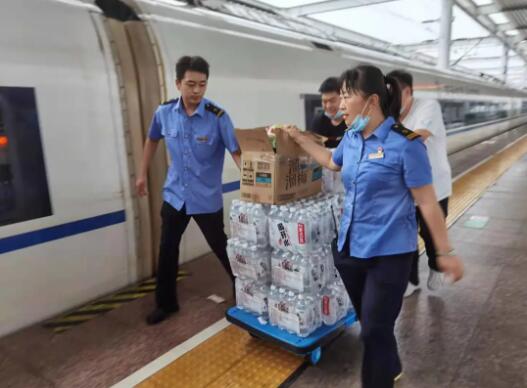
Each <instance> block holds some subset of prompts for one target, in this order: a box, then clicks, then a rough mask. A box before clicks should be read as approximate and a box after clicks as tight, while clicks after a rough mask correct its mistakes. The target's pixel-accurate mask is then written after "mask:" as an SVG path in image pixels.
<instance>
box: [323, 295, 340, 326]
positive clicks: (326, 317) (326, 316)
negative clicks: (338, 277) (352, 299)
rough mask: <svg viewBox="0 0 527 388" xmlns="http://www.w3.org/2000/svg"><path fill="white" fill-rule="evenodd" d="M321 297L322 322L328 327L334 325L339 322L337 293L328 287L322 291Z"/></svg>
mask: <svg viewBox="0 0 527 388" xmlns="http://www.w3.org/2000/svg"><path fill="white" fill-rule="evenodd" d="M321 296H322V298H321V312H322V322H324V324H325V325H328V326H331V325H334V324H335V323H337V321H338V311H337V301H336V295H335V292H334V290H333V289H332V288H331V287H327V288H325V289H324V290H322V292H321Z"/></svg>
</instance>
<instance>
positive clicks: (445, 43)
mask: <svg viewBox="0 0 527 388" xmlns="http://www.w3.org/2000/svg"><path fill="white" fill-rule="evenodd" d="M453 7H454V0H441V25H440V26H439V60H438V62H437V66H438V67H439V68H440V69H443V70H446V69H448V68H449V67H450V39H451V37H452V8H453Z"/></svg>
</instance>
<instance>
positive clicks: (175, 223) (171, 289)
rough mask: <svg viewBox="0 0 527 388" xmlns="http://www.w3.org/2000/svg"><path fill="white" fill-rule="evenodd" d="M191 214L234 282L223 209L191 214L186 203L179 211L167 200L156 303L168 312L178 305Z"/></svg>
mask: <svg viewBox="0 0 527 388" xmlns="http://www.w3.org/2000/svg"><path fill="white" fill-rule="evenodd" d="M191 217H192V218H194V220H195V221H196V223H197V224H198V226H199V228H200V229H201V232H202V233H203V235H204V236H205V239H206V240H207V243H208V244H209V246H210V247H211V249H212V251H213V252H214V253H215V254H216V256H217V257H218V258H219V259H220V262H221V264H222V265H223V267H224V268H225V271H227V273H228V274H229V276H230V277H231V279H232V281H233V282H234V277H233V276H232V271H231V266H230V264H229V258H228V256H227V236H226V235H225V232H224V230H223V209H221V210H219V211H218V212H216V213H207V214H194V215H188V214H187V213H186V210H185V206H183V208H182V209H181V210H179V211H178V210H176V209H174V208H173V207H172V206H171V205H170V204H168V203H167V202H164V203H163V206H162V208H161V219H162V224H161V243H160V248H159V261H158V264H157V285H156V303H157V307H159V308H161V309H162V310H165V311H167V312H169V311H173V310H174V309H177V308H178V307H179V305H178V299H177V288H176V279H177V273H178V270H179V243H180V242H181V236H182V235H183V232H184V231H185V229H186V228H187V225H188V223H189V222H190V218H191Z"/></svg>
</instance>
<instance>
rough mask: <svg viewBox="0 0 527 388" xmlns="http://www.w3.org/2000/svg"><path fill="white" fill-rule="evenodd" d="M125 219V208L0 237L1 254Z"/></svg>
mask: <svg viewBox="0 0 527 388" xmlns="http://www.w3.org/2000/svg"><path fill="white" fill-rule="evenodd" d="M125 219H126V216H125V212H124V210H119V211H116V212H113V213H108V214H103V215H100V216H95V217H90V218H85V219H83V220H79V221H73V222H68V223H66V224H62V225H57V226H51V227H49V228H44V229H40V230H35V231H32V232H27V233H22V234H18V235H16V236H10V237H5V238H0V254H2V253H6V252H11V251H16V250H18V249H22V248H27V247H30V246H33V245H38V244H43V243H46V242H49V241H53V240H58V239H61V238H64V237H69V236H74V235H76V234H80V233H85V232H89V231H91V230H95V229H101V228H104V227H107V226H111V225H116V224H120V223H122V222H124V221H125Z"/></svg>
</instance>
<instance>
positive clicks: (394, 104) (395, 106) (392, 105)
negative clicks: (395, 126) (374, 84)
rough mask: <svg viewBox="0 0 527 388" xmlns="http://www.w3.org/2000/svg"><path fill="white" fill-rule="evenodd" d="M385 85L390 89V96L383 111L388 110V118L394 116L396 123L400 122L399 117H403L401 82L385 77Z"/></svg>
mask: <svg viewBox="0 0 527 388" xmlns="http://www.w3.org/2000/svg"><path fill="white" fill-rule="evenodd" d="M384 83H385V84H386V88H387V89H388V94H387V98H386V108H383V111H384V110H385V109H386V112H388V115H387V116H392V117H393V118H394V119H395V121H399V116H400V115H401V87H400V86H399V82H397V80H396V79H395V78H393V77H390V76H386V77H384Z"/></svg>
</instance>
